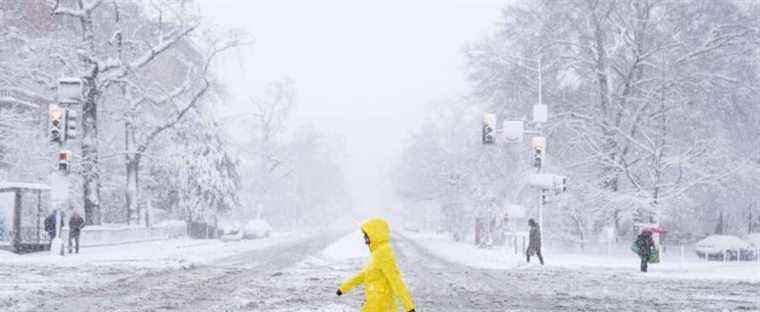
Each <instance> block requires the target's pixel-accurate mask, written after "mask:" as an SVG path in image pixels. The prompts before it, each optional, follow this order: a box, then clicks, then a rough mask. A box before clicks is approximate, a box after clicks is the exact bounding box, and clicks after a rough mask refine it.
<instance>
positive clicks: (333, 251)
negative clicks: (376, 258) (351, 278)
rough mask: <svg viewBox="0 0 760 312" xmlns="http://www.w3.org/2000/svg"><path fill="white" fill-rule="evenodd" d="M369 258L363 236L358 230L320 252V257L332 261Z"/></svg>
mask: <svg viewBox="0 0 760 312" xmlns="http://www.w3.org/2000/svg"><path fill="white" fill-rule="evenodd" d="M369 256H370V254H369V249H368V248H367V245H365V244H364V235H363V234H362V232H361V231H360V230H357V231H354V232H351V234H348V235H346V236H344V237H343V238H341V239H339V240H338V241H336V242H335V243H333V244H332V245H330V246H327V248H325V249H324V250H323V251H322V257H324V258H325V259H328V260H333V261H345V260H351V259H359V258H362V259H369Z"/></svg>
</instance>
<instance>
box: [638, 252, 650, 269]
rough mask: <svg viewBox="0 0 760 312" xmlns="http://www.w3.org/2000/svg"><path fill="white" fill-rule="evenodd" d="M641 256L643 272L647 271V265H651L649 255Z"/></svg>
mask: <svg viewBox="0 0 760 312" xmlns="http://www.w3.org/2000/svg"><path fill="white" fill-rule="evenodd" d="M639 258H641V272H646V271H647V266H648V265H649V260H648V259H649V257H648V256H640V257H639Z"/></svg>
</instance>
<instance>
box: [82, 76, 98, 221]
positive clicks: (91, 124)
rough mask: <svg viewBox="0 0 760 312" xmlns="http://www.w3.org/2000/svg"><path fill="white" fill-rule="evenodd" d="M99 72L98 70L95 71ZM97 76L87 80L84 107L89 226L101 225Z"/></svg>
mask: <svg viewBox="0 0 760 312" xmlns="http://www.w3.org/2000/svg"><path fill="white" fill-rule="evenodd" d="M95 70H96V71H97V69H95ZM94 77H95V75H91V76H90V77H88V78H85V87H86V97H85V102H84V104H83V106H82V181H83V189H84V214H85V220H87V224H88V225H93V224H100V223H101V222H102V220H101V213H100V212H101V211H100V172H99V168H98V126H97V124H98V120H97V118H98V111H97V102H96V101H97V95H98V91H97V86H96V84H95V78H94Z"/></svg>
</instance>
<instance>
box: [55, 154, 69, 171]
mask: <svg viewBox="0 0 760 312" xmlns="http://www.w3.org/2000/svg"><path fill="white" fill-rule="evenodd" d="M70 161H71V152H69V151H67V150H61V151H59V152H58V171H60V172H61V173H63V174H68V173H69V169H70V168H71V167H70Z"/></svg>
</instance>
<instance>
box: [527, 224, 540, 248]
mask: <svg viewBox="0 0 760 312" xmlns="http://www.w3.org/2000/svg"><path fill="white" fill-rule="evenodd" d="M528 250H529V251H531V252H534V253H535V252H537V251H539V250H541V231H539V230H538V225H533V226H531V227H530V235H529V236H528Z"/></svg>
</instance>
